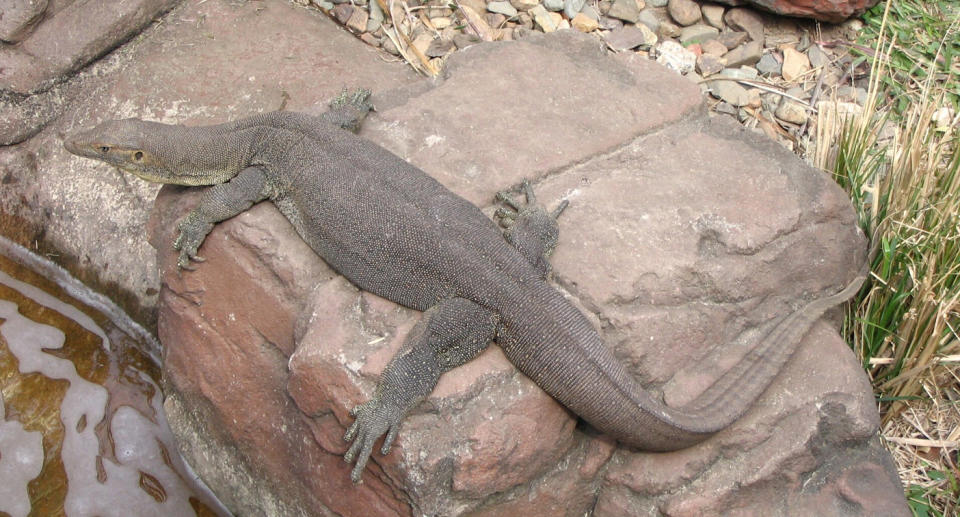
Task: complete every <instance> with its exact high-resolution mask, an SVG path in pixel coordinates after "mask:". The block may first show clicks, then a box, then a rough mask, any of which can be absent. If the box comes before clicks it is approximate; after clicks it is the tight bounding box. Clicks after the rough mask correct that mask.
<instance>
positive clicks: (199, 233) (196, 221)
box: [173, 212, 213, 271]
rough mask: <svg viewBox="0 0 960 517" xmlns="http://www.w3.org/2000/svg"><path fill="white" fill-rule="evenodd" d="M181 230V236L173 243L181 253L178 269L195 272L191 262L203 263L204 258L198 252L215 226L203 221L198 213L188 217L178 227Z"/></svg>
mask: <svg viewBox="0 0 960 517" xmlns="http://www.w3.org/2000/svg"><path fill="white" fill-rule="evenodd" d="M177 228H179V229H180V235H179V236H178V237H177V240H175V241H174V242H173V249H175V250H178V251H179V252H180V258H179V259H177V268H178V269H186V270H187V271H193V269H194V268H193V266H191V265H190V261H191V260H192V261H195V262H203V261H204V259H203V257H201V256H199V255H197V250H199V249H200V245H201V244H203V241H204V239H206V238H207V234H208V233H210V230H212V229H213V224H212V223H208V222H206V221H204V220H202V219H201V218H200V217H199V215H197V213H196V212H190V213H189V214H188V215H187V217H185V218H184V219H183V221H180V224H179V225H177Z"/></svg>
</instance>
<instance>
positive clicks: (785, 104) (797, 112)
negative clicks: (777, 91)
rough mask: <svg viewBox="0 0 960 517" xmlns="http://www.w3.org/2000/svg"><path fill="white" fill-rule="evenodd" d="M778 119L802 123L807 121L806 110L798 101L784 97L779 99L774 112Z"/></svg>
mask: <svg viewBox="0 0 960 517" xmlns="http://www.w3.org/2000/svg"><path fill="white" fill-rule="evenodd" d="M774 115H776V116H777V118H778V119H780V120H783V121H785V122H789V123H791V124H797V125H800V124H803V123H804V122H806V121H807V110H806V109H805V108H804V107H803V105H801V104H800V103H798V102H796V101H793V100H790V99H788V98H786V97H784V98H783V99H781V100H780V105H779V106H778V107H777V111H776V113H774Z"/></svg>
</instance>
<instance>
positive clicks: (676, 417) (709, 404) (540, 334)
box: [500, 275, 866, 451]
mask: <svg viewBox="0 0 960 517" xmlns="http://www.w3.org/2000/svg"><path fill="white" fill-rule="evenodd" d="M865 278H866V277H865V275H862V276H859V277H857V279H855V280H854V281H853V282H851V283H850V284H849V285H848V286H847V287H846V288H844V289H843V290H842V291H840V292H838V293H836V294H833V295H831V296H827V297H824V298H820V299H817V300H814V301H812V302H810V303H808V304H807V305H805V306H804V307H802V308H801V309H799V310H798V311H796V312H794V313H792V314H790V315H788V316H786V317H785V318H783V319H782V320H781V321H780V322H779V323H777V324H775V325H773V327H772V328H771V329H770V331H769V332H768V334H767V335H766V336H765V337H764V338H763V340H762V341H761V342H760V344H759V345H758V347H757V348H756V349H755V350H753V351H751V352H750V353H749V354H747V355H746V356H745V357H744V358H743V359H741V360H740V361H739V362H738V363H737V364H736V365H734V366H733V367H732V368H730V369H729V370H728V371H727V372H725V373H724V374H723V375H722V376H721V377H720V378H719V379H718V380H717V381H716V382H715V383H714V384H713V385H711V386H710V387H709V388H708V389H707V390H706V391H704V392H703V393H702V394H701V395H700V396H698V397H697V398H696V399H694V400H693V401H691V402H690V403H688V404H686V405H684V406H682V407H679V408H672V407H669V406H667V405H665V404H664V403H663V402H661V401H660V400H657V399H655V398H654V397H652V396H651V395H650V394H649V393H648V392H647V391H645V390H644V389H643V388H642V387H641V386H640V384H639V383H638V382H637V381H636V379H634V378H633V376H632V375H630V374H629V373H628V372H627V371H626V370H625V368H624V366H623V365H622V364H621V363H620V361H618V360H617V359H616V357H614V356H613V354H612V353H611V352H610V351H609V350H608V349H607V348H606V347H605V346H604V344H603V343H602V341H601V339H600V336H599V335H598V334H597V333H596V331H594V330H593V328H592V326H591V325H590V324H589V322H588V320H587V319H586V317H584V316H583V315H582V314H580V312H579V311H578V310H577V309H576V308H574V307H573V306H572V305H571V304H570V303H569V302H567V300H566V299H564V298H563V296H562V295H561V294H560V293H559V292H557V291H556V290H554V289H553V288H551V287H549V286H548V285H546V283H544V284H543V288H538V289H535V291H536V292H535V293H534V294H533V295H532V296H531V298H529V299H527V305H526V307H525V309H526V310H522V311H511V313H518V314H516V315H515V316H513V314H512V316H513V317H511V318H510V320H511V321H509V322H508V329H522V330H520V331H516V330H514V331H509V332H507V335H506V336H505V337H504V338H503V339H501V340H500V344H501V347H502V348H503V349H504V353H505V354H506V355H507V357H508V358H509V359H510V360H511V362H513V363H514V364H515V365H516V366H517V368H519V369H520V371H522V372H524V373H525V374H526V375H527V376H529V377H530V378H531V379H533V381H534V382H536V383H537V384H538V385H539V386H540V387H541V388H543V389H544V390H545V391H546V392H547V393H549V394H550V395H552V396H553V397H554V398H556V399H557V400H558V401H560V402H561V403H562V404H564V405H565V406H567V407H568V408H569V409H570V410H572V411H573V412H575V413H577V414H578V415H580V416H581V417H582V418H583V419H584V420H586V421H588V422H590V423H591V424H592V425H593V426H594V427H596V428H597V429H599V430H601V431H603V432H604V433H607V434H609V435H611V436H613V437H615V438H617V439H618V440H619V441H621V442H622V443H625V444H627V445H630V446H633V447H637V448H640V449H644V450H655V451H670V450H677V449H682V448H684V447H688V446H690V445H693V444H695V443H698V442H700V441H703V440H705V439H706V438H708V437H710V436H711V435H713V434H714V433H716V432H717V431H719V430H721V429H723V428H725V427H727V426H728V425H730V424H731V423H732V422H733V421H735V420H736V419H737V418H739V417H740V416H742V415H743V414H744V413H745V412H746V411H747V409H748V408H749V407H750V405H751V404H752V403H753V401H754V400H755V399H756V398H757V397H759V396H760V395H761V394H762V393H763V391H764V390H765V389H766V388H767V386H768V385H769V384H770V382H771V381H772V380H773V378H774V377H775V376H776V374H777V373H778V372H779V371H780V369H781V367H782V366H783V365H784V363H786V362H787V360H788V359H789V358H790V357H791V356H792V355H793V352H794V351H795V350H796V348H797V344H798V343H799V342H800V341H801V339H802V338H803V337H804V335H806V333H807V332H808V331H809V329H810V327H811V326H812V325H813V324H814V323H815V322H816V321H817V320H818V319H819V318H820V317H821V316H822V315H823V313H824V312H825V311H827V310H828V309H829V308H831V307H833V306H836V305H838V304H840V303H843V302H844V301H846V300H847V299H849V298H850V297H851V296H853V295H854V294H855V293H856V292H857V290H858V289H859V288H860V285H861V284H862V283H863V280H864V279H865ZM551 291H552V293H551ZM521 306H523V305H521ZM534 307H536V308H537V309H548V310H545V311H540V310H533V308H534Z"/></svg>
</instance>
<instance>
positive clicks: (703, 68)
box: [697, 54, 724, 77]
mask: <svg viewBox="0 0 960 517" xmlns="http://www.w3.org/2000/svg"><path fill="white" fill-rule="evenodd" d="M723 67H724V63H723V60H722V59H721V58H719V57H717V56H714V55H712V54H702V55H700V56H699V57H697V71H698V72H700V75H702V76H704V77H706V76H709V75H713V74H716V73H720V71H722V70H723Z"/></svg>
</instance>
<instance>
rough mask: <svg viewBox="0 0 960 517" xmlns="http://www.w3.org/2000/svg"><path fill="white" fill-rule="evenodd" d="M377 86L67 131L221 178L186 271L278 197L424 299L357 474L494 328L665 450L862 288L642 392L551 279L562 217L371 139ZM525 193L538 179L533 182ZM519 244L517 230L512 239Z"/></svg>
mask: <svg viewBox="0 0 960 517" xmlns="http://www.w3.org/2000/svg"><path fill="white" fill-rule="evenodd" d="M367 95H368V92H365V91H363V90H358V91H357V92H355V93H353V94H347V93H346V92H345V93H344V95H341V97H340V98H338V100H337V101H335V102H334V104H333V106H332V109H331V110H330V111H329V112H327V113H325V114H324V115H322V116H320V117H313V116H309V115H303V114H297V113H289V112H273V113H267V114H262V115H256V116H253V117H250V118H247V119H243V120H240V121H237V122H232V123H228V124H221V125H217V126H207V127H183V126H175V125H165V124H157V123H153V122H144V121H140V120H134V119H128V120H121V121H111V122H105V123H103V124H101V125H100V126H97V127H96V128H94V129H92V130H89V131H86V132H83V133H80V134H78V135H76V136H74V137H73V138H71V139H69V140H68V141H67V142H65V146H66V148H67V149H68V150H69V151H70V152H72V153H74V154H77V155H80V156H85V157H88V158H93V159H97V160H101V161H104V162H106V163H110V164H113V165H116V166H117V167H119V168H121V169H122V170H125V171H127V172H130V173H132V174H135V175H137V176H139V177H141V178H144V179H146V180H148V181H155V182H161V183H175V184H180V185H214V187H213V188H211V189H210V190H208V191H207V193H206V194H205V195H204V198H203V200H202V201H201V203H200V205H199V206H198V207H197V208H196V209H195V210H193V211H192V212H191V213H190V214H188V215H187V216H186V218H184V220H183V221H182V222H181V223H180V236H179V237H178V238H177V240H176V243H175V247H176V248H177V249H178V250H180V259H179V262H178V264H179V266H180V267H183V268H187V267H188V266H189V265H190V261H191V260H192V259H193V260H196V259H198V258H199V257H198V256H197V251H198V249H199V247H200V245H201V243H202V242H203V240H204V238H205V237H206V235H207V233H209V231H210V229H211V228H212V227H213V225H214V224H215V223H217V222H219V221H222V220H225V219H228V218H230V217H232V216H234V215H236V214H238V213H240V212H242V211H244V210H246V209H247V208H249V207H250V206H251V205H252V204H253V203H256V202H259V201H262V200H266V199H269V200H271V201H273V202H274V204H276V206H277V207H278V208H279V209H280V211H281V212H282V213H283V214H284V215H285V216H286V217H287V218H288V219H289V220H290V222H291V223H292V224H293V226H294V228H296V230H297V232H298V233H299V234H300V236H301V237H302V238H303V239H304V241H306V242H307V243H308V244H309V245H310V247H311V248H313V250H314V251H316V253H317V254H318V255H320V257H322V258H323V259H324V260H325V261H326V262H327V263H328V264H329V265H330V266H331V267H333V268H334V269H336V270H337V271H338V272H340V273H341V274H342V275H344V276H345V277H347V278H348V279H349V280H350V281H351V282H353V283H354V284H355V285H357V286H358V287H360V288H361V289H365V290H367V291H370V292H373V293H375V294H378V295H380V296H383V297H384V298H387V299H389V300H392V301H394V302H397V303H399V304H401V305H405V306H407V307H411V308H414V309H418V310H421V311H425V312H424V316H423V318H422V319H421V321H420V323H419V324H418V325H417V326H416V327H415V328H414V329H413V330H412V331H411V332H410V335H408V336H407V339H406V342H405V343H404V345H403V347H402V348H401V350H400V351H399V352H398V353H397V355H396V356H394V358H393V359H392V360H391V361H390V363H389V364H388V365H387V367H386V368H385V370H384V372H383V374H382V376H381V379H380V382H379V384H378V386H377V389H376V392H375V394H374V396H373V398H372V399H371V400H370V401H369V402H367V403H366V404H362V405H360V406H357V407H356V408H354V409H353V411H352V414H353V415H354V416H355V417H356V420H355V421H354V422H353V424H352V425H351V426H350V428H349V429H348V430H347V433H346V435H345V438H346V439H347V440H352V441H353V443H352V445H351V447H350V450H349V451H348V452H347V454H346V455H345V458H346V460H347V461H349V462H355V466H354V468H353V471H352V473H351V478H352V479H353V480H354V481H355V482H357V481H359V480H360V478H361V475H362V473H363V469H364V467H365V465H366V463H367V460H368V459H369V456H370V454H371V451H372V450H373V445H374V442H375V441H376V440H377V439H379V437H380V436H383V435H384V434H386V435H387V436H386V439H385V440H384V443H383V446H382V448H381V452H382V453H383V454H387V452H388V451H389V449H390V446H391V444H392V443H393V440H394V438H395V437H396V434H397V430H398V429H399V425H400V422H401V421H402V420H403V418H404V415H405V414H406V413H407V412H408V411H410V409H412V408H413V407H415V406H416V405H417V404H419V403H420V402H421V401H422V400H423V399H424V398H425V397H426V396H427V395H429V394H430V392H431V391H433V389H434V386H435V385H436V383H437V380H438V379H439V377H440V375H441V374H442V373H443V372H446V371H447V370H450V369H452V368H454V367H456V366H458V365H460V364H463V363H464V362H466V361H469V360H470V359H472V358H473V357H476V355H477V354H479V353H480V352H481V351H482V350H484V348H486V346H487V345H488V344H489V343H490V341H493V340H495V341H497V343H498V344H499V345H500V346H501V347H502V348H503V351H504V353H505V354H506V356H507V357H508V358H509V359H510V361H511V362H513V364H514V365H516V366H517V368H518V369H520V371H522V372H523V373H524V374H526V375H528V376H529V377H530V378H531V379H533V380H534V381H535V382H536V383H537V384H538V385H539V386H540V387H542V388H543V389H544V390H546V391H547V392H548V393H550V394H551V395H552V396H553V397H555V398H556V399H557V400H559V401H560V402H561V403H563V404H564V405H566V406H567V407H568V408H570V409H571V410H573V411H574V412H575V413H577V414H578V415H580V416H581V417H582V418H584V419H585V420H587V421H588V422H590V423H591V424H593V425H594V427H596V428H598V429H600V430H601V431H603V432H605V433H607V434H609V435H611V436H613V437H615V438H616V439H617V440H619V441H621V442H623V443H625V444H628V445H630V446H633V447H637V448H641V449H647V450H656V451H668V450H676V449H680V448H684V447H687V446H690V445H692V444H695V443H697V442H700V441H702V440H704V439H706V438H708V437H709V436H711V435H712V434H714V433H716V432H717V431H719V430H720V429H723V428H724V427H726V426H728V425H729V424H730V423H731V422H733V421H734V420H736V419H737V418H739V417H740V415H742V414H743V413H744V412H745V411H746V409H747V408H748V407H749V406H750V405H751V404H752V402H753V401H754V400H755V399H756V398H757V397H758V396H759V395H760V394H761V393H762V392H763V390H764V389H766V387H767V385H768V384H769V383H770V381H771V380H772V379H773V378H774V376H775V375H776V374H777V372H778V371H779V370H780V368H781V366H782V365H783V364H784V363H785V362H786V361H787V359H789V357H790V356H791V354H792V352H793V350H794V349H795V348H796V344H797V343H798V342H799V341H800V339H801V338H802V337H803V336H804V334H806V332H807V331H808V330H809V328H810V326H811V325H812V324H813V323H814V322H815V321H816V320H817V319H818V318H820V316H821V315H822V314H823V312H824V311H825V310H827V309H828V308H830V307H832V306H834V305H837V304H839V303H842V302H843V301H845V300H846V299H847V298H849V297H850V296H852V295H853V294H854V293H855V292H856V290H857V289H858V287H859V285H860V283H861V282H862V280H863V277H862V276H861V277H858V278H857V279H856V280H854V281H853V282H852V283H851V284H850V285H849V286H848V287H846V288H845V289H843V290H842V291H840V292H839V293H837V294H834V295H832V296H827V297H825V298H821V299H817V300H814V301H812V302H810V303H808V304H807V305H806V306H805V307H803V308H801V309H800V310H798V311H797V312H795V313H793V314H790V315H788V316H786V317H784V318H783V319H781V320H779V321H774V322H770V324H769V325H768V326H767V327H768V328H770V329H771V330H770V331H769V333H768V335H767V336H766V338H765V339H764V340H763V342H762V343H761V344H760V345H759V346H758V348H757V350H756V351H755V353H751V354H748V355H747V356H746V357H745V358H744V359H742V360H741V361H740V363H738V364H736V365H735V366H734V367H733V368H731V369H730V370H729V371H728V372H726V373H725V374H724V375H723V376H721V378H720V379H719V380H718V381H717V382H716V383H715V384H714V385H713V386H712V387H710V388H709V389H707V390H706V391H705V392H704V393H703V394H702V395H701V396H700V397H698V398H697V399H695V400H693V401H692V402H690V403H689V404H687V405H685V406H683V407H679V408H672V407H668V406H666V405H664V404H663V403H662V402H660V401H659V400H657V399H655V398H654V397H652V396H651V395H650V394H649V393H647V392H646V391H644V390H643V389H642V388H641V387H640V385H639V383H638V382H637V381H636V380H635V379H634V378H633V377H632V376H631V375H629V374H628V373H627V371H626V370H625V368H624V366H623V365H622V364H621V363H620V362H619V361H618V360H617V359H616V358H615V357H614V356H613V355H612V354H611V353H610V352H609V350H607V348H606V347H605V346H604V345H603V343H602V342H601V340H600V336H599V335H598V334H597V332H596V331H595V330H594V328H593V327H592V326H591V325H590V323H589V321H588V320H587V318H586V317H585V316H584V315H583V314H581V313H580V312H579V311H578V310H577V309H576V308H574V307H573V305H571V304H570V302H568V301H567V300H566V299H565V298H564V297H563V295H561V294H560V293H559V292H558V291H557V290H556V289H554V288H553V287H551V286H550V285H549V284H548V283H547V281H546V275H547V272H548V271H549V264H548V263H547V260H546V257H547V255H548V254H549V252H550V251H551V250H552V247H553V245H554V244H555V243H556V232H557V226H556V222H555V218H556V216H557V215H559V212H560V210H562V207H561V208H559V209H558V210H557V211H555V212H553V213H547V212H546V211H544V210H543V209H541V208H539V207H529V206H528V207H525V208H522V207H520V206H519V204H518V203H515V202H513V201H512V200H510V199H509V198H507V197H506V196H502V197H501V198H500V200H501V201H502V202H504V204H506V205H507V207H509V208H512V209H513V210H512V211H510V210H504V211H500V212H498V215H499V216H500V217H501V219H502V220H503V221H504V222H505V225H509V226H511V227H510V228H509V229H508V231H507V235H506V237H507V238H506V239H505V238H504V235H503V234H502V233H501V231H500V229H499V228H498V227H497V226H496V225H495V224H494V223H493V222H492V221H490V220H489V219H488V218H487V217H485V216H484V215H483V213H482V212H480V210H478V209H477V208H476V207H475V206H473V205H471V204H470V203H468V202H467V201H466V200H464V199H462V198H460V197H459V196H457V195H455V194H453V193H452V192H450V191H449V190H447V189H446V188H444V187H443V186H441V185H440V184H439V183H438V182H436V181H435V180H434V179H433V178H431V177H430V176H428V175H427V174H425V173H424V172H423V171H421V170H420V169H417V168H416V167H414V166H412V165H410V164H409V163H407V162H405V161H403V160H402V159H401V158H399V157H397V156H395V155H393V154H391V153H390V152H389V151H387V150H385V149H383V148H382V147H380V146H378V145H377V144H374V143H372V142H370V141H367V140H364V139H362V138H360V137H358V136H356V135H355V134H353V133H352V132H351V131H347V130H345V129H349V130H356V128H357V127H359V124H360V122H361V121H362V120H363V118H364V117H365V116H366V114H367V111H368V110H369V108H370V107H369V105H368V104H367V103H366V100H367ZM525 191H526V194H527V198H528V201H531V202H532V191H531V190H530V188H529V186H525ZM508 241H509V242H508Z"/></svg>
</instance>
